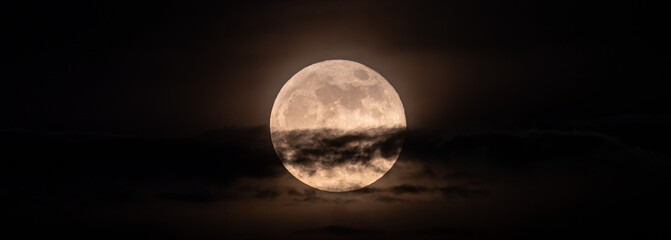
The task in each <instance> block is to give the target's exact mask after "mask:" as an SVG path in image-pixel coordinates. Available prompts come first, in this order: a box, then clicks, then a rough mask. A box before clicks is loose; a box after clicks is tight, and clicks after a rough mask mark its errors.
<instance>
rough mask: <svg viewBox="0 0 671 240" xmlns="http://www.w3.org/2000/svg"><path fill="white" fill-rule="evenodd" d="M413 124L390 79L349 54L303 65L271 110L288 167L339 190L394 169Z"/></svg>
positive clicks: (322, 185) (308, 181) (274, 132)
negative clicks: (408, 124) (403, 136)
mask: <svg viewBox="0 0 671 240" xmlns="http://www.w3.org/2000/svg"><path fill="white" fill-rule="evenodd" d="M405 127H406V122H405V112H404V109H403V104H402V103H401V99H400V98H399V96H398V94H397V93H396V91H395V90H394V88H393V87H392V86H391V85H390V84H389V82H387V81H386V80H385V79H384V78H383V77H382V75H380V74H379V73H377V72H375V71H374V70H373V69H371V68H369V67H367V66H365V65H363V64H360V63H357V62H353V61H348V60H328V61H323V62H319V63H315V64H312V65H310V66H308V67H306V68H304V69H302V70H301V71H299V72H298V73H296V74H295V75H294V76H293V77H292V78H291V79H289V81H287V83H286V84H285V85H284V87H282V90H280V92H279V94H278V95H277V98H276V99H275V103H274V104H273V109H272V112H271V116H270V130H271V137H272V141H273V146H274V147H275V150H276V152H277V153H278V155H279V156H280V158H281V159H282V162H283V164H284V166H285V167H286V168H287V170H288V171H289V172H290V173H291V174H292V175H294V176H295V177H296V178H298V179H299V180H300V181H302V182H303V183H305V184H307V185H310V186H312V187H315V188H317V189H321V190H325V191H332V192H343V191H351V190H356V189H359V188H363V187H365V186H368V185H370V184H372V183H373V182H375V181H377V180H378V179H379V178H380V177H382V176H383V175H384V174H385V173H386V172H387V171H389V169H391V167H392V166H393V165H394V163H395V162H396V159H397V158H398V154H400V147H401V145H400V141H401V140H402V139H401V138H400V133H401V132H402V130H404V129H405Z"/></svg>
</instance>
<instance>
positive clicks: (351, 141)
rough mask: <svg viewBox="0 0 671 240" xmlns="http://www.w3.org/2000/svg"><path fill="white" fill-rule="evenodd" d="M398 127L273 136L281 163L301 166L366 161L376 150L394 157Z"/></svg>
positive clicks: (399, 140)
mask: <svg viewBox="0 0 671 240" xmlns="http://www.w3.org/2000/svg"><path fill="white" fill-rule="evenodd" d="M403 130H404V129H401V128H391V129H389V128H377V129H370V130H366V131H355V132H343V131H341V130H336V129H314V130H291V131H275V132H273V133H272V134H273V139H274V141H275V143H276V144H278V145H275V148H276V150H277V152H278V153H279V154H280V155H281V156H282V157H281V158H282V159H283V161H284V162H285V164H292V165H297V166H300V167H304V168H313V167H314V164H317V163H318V164H320V166H327V167H329V166H337V165H342V164H347V163H364V164H365V163H368V162H369V161H370V160H372V159H373V158H374V157H375V154H376V153H379V154H380V155H381V157H383V158H393V157H396V156H397V155H398V154H399V153H400V150H401V144H402V141H403Z"/></svg>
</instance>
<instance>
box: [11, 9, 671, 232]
mask: <svg viewBox="0 0 671 240" xmlns="http://www.w3.org/2000/svg"><path fill="white" fill-rule="evenodd" d="M0 14H1V15H2V32H3V34H2V35H3V36H2V38H1V40H0V43H1V45H0V49H1V50H2V54H1V55H0V60H1V63H2V71H1V73H0V74H1V80H0V139H1V142H5V143H4V144H3V145H2V146H3V147H1V148H0V150H1V151H2V152H3V153H4V156H0V158H1V159H3V161H4V162H6V165H5V166H3V168H2V170H1V171H2V172H3V173H2V179H3V180H2V185H0V186H1V187H2V191H3V192H4V193H3V195H4V196H6V197H4V198H5V199H3V202H6V203H4V204H3V205H4V206H5V207H7V210H3V212H5V213H3V216H7V217H8V218H10V219H11V220H12V222H14V225H15V227H14V225H12V226H13V229H33V230H28V231H26V232H23V233H24V234H28V235H27V236H29V235H31V234H39V233H41V232H42V231H39V230H45V231H46V232H50V233H53V234H57V235H67V236H73V237H86V236H89V235H90V234H95V235H97V236H101V235H102V236H106V237H110V238H116V237H126V236H131V237H154V238H169V237H174V238H194V237H202V238H221V237H233V238H248V237H249V238H266V237H279V238H282V237H286V238H300V237H304V238H313V237H333V238H340V237H342V238H357V237H360V238H364V239H369V238H389V237H398V238H406V237H407V238H412V237H417V236H419V238H437V239H441V238H444V237H451V238H465V239H471V238H501V237H507V236H511V237H533V236H537V235H538V234H542V236H544V237H541V238H549V237H581V236H604V235H612V236H618V235H620V234H629V235H630V236H644V237H652V238H662V236H667V237H668V235H669V233H668V227H667V226H666V225H667V224H664V223H663V222H656V221H654V220H653V219H654V218H655V217H664V218H666V217H667V216H668V213H669V211H668V207H667V206H666V204H665V201H667V200H669V199H668V198H665V197H663V192H664V191H665V190H666V189H669V185H670V184H669V183H670V182H671V181H670V179H669V177H668V170H670V165H669V164H671V162H669V161H670V160H669V156H670V155H669V154H671V152H670V151H669V148H668V137H669V135H670V134H671V111H670V110H669V109H670V108H669V107H668V102H671V97H670V95H669V94H668V88H666V87H665V85H666V84H665V83H666V82H667V80H668V79H669V77H668V76H669V74H668V72H667V71H665V70H666V66H665V65H663V64H664V63H665V61H666V60H664V61H662V60H660V59H665V57H666V56H667V55H668V54H667V53H668V49H667V48H668V47H667V46H668V42H669V41H668V39H667V38H664V37H663V35H664V31H665V29H666V28H667V26H666V24H665V23H664V21H663V15H664V13H663V12H662V10H661V8H659V6H654V5H652V4H650V3H647V2H646V1H603V2H595V1H577V2H564V1H562V2H548V1H541V2H536V1H502V2H498V1H497V2H494V1H282V2H280V1H277V2H265V1H240V2H225V1H220V2H217V3H195V2H194V1H184V2H172V1H164V2H160V3H137V2H128V3H124V2H121V1H53V2H52V1H49V2H41V1H37V2H14V3H8V4H7V3H6V4H5V5H4V6H3V7H2V9H1V10H0ZM336 58H340V59H349V60H353V61H357V62H360V63H363V64H365V65H367V66H369V67H371V68H373V69H375V70H376V71H378V72H379V73H381V74H382V75H383V76H384V77H385V78H386V79H387V80H388V81H389V82H390V83H391V84H392V85H393V86H394V87H395V89H396V90H397V92H398V93H399V95H400V97H401V99H402V101H403V103H404V106H405V110H406V116H407V122H408V128H409V131H408V133H407V138H406V143H405V145H404V150H403V153H402V154H401V157H400V158H399V160H398V162H397V165H396V166H395V167H394V168H393V169H392V171H390V172H389V173H388V174H387V175H386V176H385V177H383V178H382V179H381V180H380V181H379V182H377V183H375V184H373V185H372V186H370V187H369V188H366V189H363V190H361V191H357V192H354V193H347V194H341V195H337V194H331V193H326V192H320V191H314V190H311V189H310V188H309V187H307V186H305V185H302V184H301V183H300V182H298V181H297V180H295V179H293V178H291V176H290V175H289V174H288V173H287V172H286V170H284V169H283V168H282V165H281V162H280V160H279V159H278V158H277V157H276V155H275V153H274V152H273V149H272V145H271V143H270V140H269V138H270V136H269V132H268V129H267V128H268V126H267V125H268V120H269V116H270V110H271V107H272V104H273V101H274V99H275V96H276V95H277V93H278V92H279V90H280V88H281V87H282V85H283V84H284V83H285V82H286V81H287V80H288V79H289V78H290V77H291V76H292V75H293V74H294V73H296V72H297V71H299V70H300V69H302V68H303V67H305V66H307V65H310V64H312V63H315V62H318V61H322V60H327V59H336ZM35 229H36V230H35Z"/></svg>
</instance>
